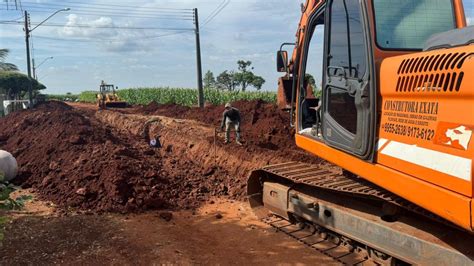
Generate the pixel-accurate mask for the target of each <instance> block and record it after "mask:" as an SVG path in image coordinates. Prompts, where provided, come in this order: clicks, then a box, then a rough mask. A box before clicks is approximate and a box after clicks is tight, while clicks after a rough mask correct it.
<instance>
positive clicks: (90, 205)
mask: <svg viewBox="0 0 474 266" xmlns="http://www.w3.org/2000/svg"><path fill="white" fill-rule="evenodd" d="M0 132H1V136H0V149H5V150H7V151H10V152H12V154H13V155H14V156H15V157H16V158H17V160H18V162H19V165H20V174H19V177H18V178H17V181H16V182H18V183H19V184H21V185H23V186H25V187H34V188H35V189H37V190H38V192H39V194H40V195H41V197H43V198H44V199H47V200H51V201H53V202H55V203H56V204H58V205H60V206H63V207H78V208H81V209H91V210H95V211H120V212H123V211H133V210H138V209H140V210H141V209H148V208H192V207H195V206H197V205H198V203H199V201H200V200H203V199H206V198H207V197H208V196H209V195H223V194H227V191H226V188H224V187H219V186H211V185H210V184H211V183H212V182H215V181H217V179H216V180H215V178H217V175H218V174H219V178H220V177H221V176H222V177H225V173H223V172H222V171H221V172H219V171H218V170H216V169H206V168H204V167H203V166H198V165H193V163H192V162H179V161H178V160H177V159H176V158H175V157H174V155H172V154H171V153H167V152H166V151H164V152H163V154H160V152H158V151H157V150H152V149H150V148H149V147H148V146H147V145H145V144H144V143H143V141H142V140H141V139H137V138H135V136H127V135H123V134H119V133H118V132H115V131H113V130H112V129H109V128H107V127H105V126H104V125H102V124H100V123H99V122H98V121H97V120H95V119H94V118H93V117H88V116H87V115H85V114H84V113H82V112H80V111H78V110H76V109H73V108H71V107H70V106H68V105H66V104H63V103H60V102H49V103H46V104H42V105H40V106H38V107H37V108H35V109H34V110H28V111H21V112H18V113H14V114H12V115H9V116H7V117H5V118H1V119H0ZM169 151H170V150H169ZM164 164H165V165H166V167H167V169H170V170H173V171H167V170H166V169H163V165H164ZM178 169H186V171H183V170H181V171H178ZM174 170H175V171H174ZM186 175H189V176H186ZM203 176H206V179H205V180H204V181H203V179H202V177H203ZM214 176H216V177H214Z"/></svg>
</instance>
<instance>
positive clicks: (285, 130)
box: [135, 100, 295, 150]
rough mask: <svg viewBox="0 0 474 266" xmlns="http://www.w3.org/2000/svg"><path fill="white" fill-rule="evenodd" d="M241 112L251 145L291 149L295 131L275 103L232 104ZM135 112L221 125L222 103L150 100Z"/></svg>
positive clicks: (257, 101) (244, 136) (250, 102)
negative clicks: (200, 105)
mask: <svg viewBox="0 0 474 266" xmlns="http://www.w3.org/2000/svg"><path fill="white" fill-rule="evenodd" d="M232 105H233V106H234V107H235V108H238V109H239V110H240V112H241V115H242V125H241V131H242V137H243V139H244V140H245V141H246V142H247V143H248V144H251V145H256V146H258V147H261V148H265V149H271V150H285V149H288V148H294V147H295V144H294V138H293V136H294V130H293V129H292V128H291V127H290V126H289V125H290V121H289V118H290V116H289V114H288V113H287V112H284V111H282V110H280V109H279V108H278V107H277V106H276V105H274V104H272V103H267V102H264V101H262V100H253V101H244V100H241V101H237V102H234V103H232ZM135 112H136V113H141V114H146V115H162V116H168V117H175V118H181V119H191V120H196V121H200V122H203V123H205V124H209V125H213V126H215V127H216V128H219V127H220V123H221V121H222V113H223V112H224V105H209V106H206V108H204V109H200V108H196V107H193V108H190V107H184V106H180V105H174V104H165V105H160V104H157V103H156V102H152V103H150V104H149V105H146V106H142V107H140V108H137V109H136V111H135Z"/></svg>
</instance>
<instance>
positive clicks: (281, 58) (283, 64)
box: [276, 50, 288, 72]
mask: <svg viewBox="0 0 474 266" xmlns="http://www.w3.org/2000/svg"><path fill="white" fill-rule="evenodd" d="M276 60H277V71H278V72H287V68H288V52H287V51H282V50H280V51H278V52H277V59H276Z"/></svg>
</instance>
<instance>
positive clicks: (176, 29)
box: [0, 21, 193, 31]
mask: <svg viewBox="0 0 474 266" xmlns="http://www.w3.org/2000/svg"><path fill="white" fill-rule="evenodd" d="M0 24H3V25H21V24H22V22H19V21H18V22H2V23H0ZM38 24H39V23H37V22H32V23H31V25H32V26H36V25H38ZM41 26H42V27H43V26H44V27H61V28H93V29H126V30H172V31H192V30H193V29H191V28H164V27H130V26H93V25H87V24H74V25H67V24H66V25H64V24H57V23H44V24H41Z"/></svg>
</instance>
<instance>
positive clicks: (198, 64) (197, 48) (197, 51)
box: [194, 8, 204, 108]
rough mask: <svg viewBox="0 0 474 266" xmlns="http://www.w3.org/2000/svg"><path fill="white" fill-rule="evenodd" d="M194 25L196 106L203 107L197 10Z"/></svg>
mask: <svg viewBox="0 0 474 266" xmlns="http://www.w3.org/2000/svg"><path fill="white" fill-rule="evenodd" d="M194 24H195V25H196V29H195V33H196V63H197V86H198V105H199V107H200V108H203V107H204V90H203V86H202V64H201V40H200V38H199V18H198V9H197V8H195V9H194Z"/></svg>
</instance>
